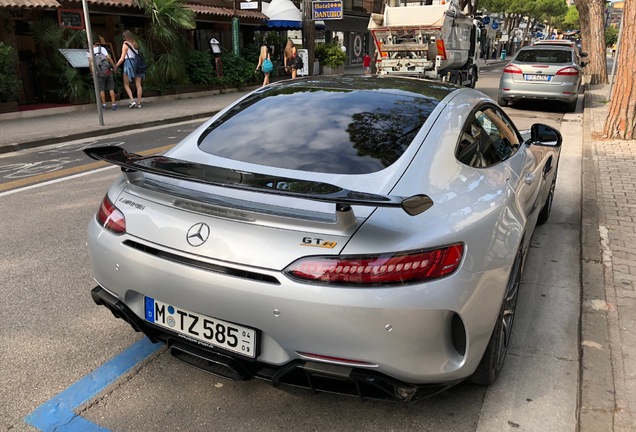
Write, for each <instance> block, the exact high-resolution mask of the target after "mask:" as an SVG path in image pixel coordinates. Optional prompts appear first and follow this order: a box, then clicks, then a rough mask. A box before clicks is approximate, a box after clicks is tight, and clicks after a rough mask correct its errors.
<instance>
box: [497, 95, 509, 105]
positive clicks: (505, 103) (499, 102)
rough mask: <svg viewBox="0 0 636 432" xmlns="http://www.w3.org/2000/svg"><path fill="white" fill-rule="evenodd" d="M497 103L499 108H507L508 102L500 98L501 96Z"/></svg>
mask: <svg viewBox="0 0 636 432" xmlns="http://www.w3.org/2000/svg"><path fill="white" fill-rule="evenodd" d="M497 103H498V104H499V106H502V107H507V106H508V101H507V100H505V99H504V98H502V97H501V96H500V97H498V98H497Z"/></svg>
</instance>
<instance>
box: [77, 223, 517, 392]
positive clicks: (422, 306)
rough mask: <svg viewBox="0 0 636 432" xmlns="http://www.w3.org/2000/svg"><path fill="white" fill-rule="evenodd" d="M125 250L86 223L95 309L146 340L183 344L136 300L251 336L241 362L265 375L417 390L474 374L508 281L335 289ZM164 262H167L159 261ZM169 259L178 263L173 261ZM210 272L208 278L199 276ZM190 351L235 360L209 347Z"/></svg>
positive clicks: (119, 239) (459, 279) (462, 278)
mask: <svg viewBox="0 0 636 432" xmlns="http://www.w3.org/2000/svg"><path fill="white" fill-rule="evenodd" d="M133 240H135V238H134V237H132V236H129V235H127V234H125V235H123V236H115V235H112V234H111V233H108V232H106V231H104V230H103V228H101V227H100V226H99V225H98V224H97V223H96V222H94V221H93V222H92V223H90V224H89V235H88V248H89V256H90V259H91V264H92V269H93V275H94V277H95V280H96V281H97V283H98V284H99V285H100V286H101V287H102V288H103V289H104V290H106V291H104V292H106V293H107V294H109V296H110V297H108V296H105V295H99V296H98V297H97V299H96V302H97V303H98V304H105V305H110V306H109V308H110V309H111V310H112V311H113V313H115V315H116V316H118V317H120V318H123V319H125V320H126V321H128V322H129V323H130V324H131V325H132V326H133V327H134V328H135V329H137V330H138V331H142V332H144V333H145V334H147V335H148V336H149V337H150V338H151V339H152V340H161V341H163V342H164V343H168V342H169V338H168V337H170V340H171V341H178V342H183V341H184V339H183V338H182V337H180V336H177V335H176V334H170V335H168V334H167V333H165V331H164V330H163V329H160V328H159V327H155V326H154V324H151V323H147V322H146V321H144V316H145V310H144V296H150V297H152V298H154V299H156V300H158V301H161V302H163V303H166V304H170V305H174V306H175V307H178V308H181V309H184V310H188V311H192V312H193V313H198V314H200V315H205V316H208V317H212V318H216V319H219V320H225V321H227V322H231V323H235V324H237V325H241V326H245V327H248V328H251V329H254V330H256V331H257V332H258V335H259V336H258V342H257V347H256V348H255V349H256V350H257V352H258V355H257V357H256V358H255V359H245V358H240V359H239V360H240V361H241V362H244V363H249V364H253V362H254V361H256V362H257V363H258V364H261V365H263V368H267V369H269V370H278V369H281V368H284V367H287V366H288V365H290V364H297V363H298V364H305V363H307V362H309V363H310V362H312V361H313V362H321V363H322V364H328V365H329V366H331V365H333V366H344V367H349V366H351V367H354V368H355V370H356V371H357V370H358V369H360V370H364V371H365V372H364V374H365V376H373V377H375V376H376V374H378V375H379V376H383V377H386V380H387V381H397V382H400V383H409V385H410V386H416V387H419V386H420V385H423V384H436V385H437V384H439V385H441V386H442V387H446V386H448V383H455V382H459V381H461V380H463V379H465V378H467V377H469V376H470V375H471V374H472V373H473V372H474V371H475V369H476V367H477V365H478V364H479V361H480V360H481V357H482V355H483V353H484V351H485V349H486V345H487V344H488V341H489V339H490V335H491V333H492V329H493V326H494V323H495V320H496V317H497V314H498V312H499V308H500V305H501V299H502V297H503V291H504V289H505V286H506V282H507V279H508V274H509V271H510V269H509V268H499V269H493V270H488V271H485V272H482V273H470V272H466V271H463V270H461V269H460V270H459V271H457V272H456V273H455V274H453V275H452V276H449V277H447V278H444V279H440V280H439V281H434V282H427V283H423V284H415V285H405V286H400V287H388V288H382V287H375V288H369V289H339V288H334V287H324V286H319V285H311V284H302V283H298V282H295V281H293V280H290V279H288V278H286V277H285V276H284V275H282V274H281V273H280V272H279V271H275V270H271V269H264V268H254V267H246V266H239V265H236V264H231V263H227V262H221V261H212V260H209V259H204V258H203V257H200V256H196V255H191V254H188V253H186V252H183V251H175V250H168V249H166V248H161V247H160V246H158V245H153V244H150V243H147V242H144V243H143V244H144V245H145V247H144V248H141V247H139V248H138V247H130V246H129V244H130V243H131V242H132V241H133ZM136 242H137V243H140V244H141V242H140V240H138V239H137V240H136ZM168 252H170V253H171V254H172V255H173V257H172V258H171V259H166V258H164V256H165V255H166V254H167V253H168ZM177 255H178V256H179V257H181V258H182V259H180V260H178V261H176V256H177ZM210 262H214V266H213V268H210V267H208V266H207V265H208V264H209V263H210ZM203 264H206V266H203ZM255 272H257V273H258V275H256V276H254V274H255ZM257 276H258V277H257ZM271 280H275V281H278V282H277V283H275V282H271ZM94 298H95V297H94ZM100 299H101V300H100ZM167 331H170V330H167ZM170 343H172V342H170ZM194 344H195V345H196V342H194ZM197 347H198V348H200V349H206V350H208V351H213V352H214V353H218V354H219V355H226V356H230V357H240V356H238V355H235V354H232V353H227V352H225V351H223V350H220V349H216V348H207V345H206V347H201V346H197ZM325 357H326V358H328V360H323V358H325ZM329 359H335V360H329ZM338 359H345V360H344V361H340V360H338ZM361 373H362V372H361ZM252 375H253V374H252ZM265 375H266V374H265ZM374 379H375V378H374Z"/></svg>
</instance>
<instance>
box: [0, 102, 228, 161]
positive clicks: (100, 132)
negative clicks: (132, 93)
mask: <svg viewBox="0 0 636 432" xmlns="http://www.w3.org/2000/svg"><path fill="white" fill-rule="evenodd" d="M218 112H219V111H218V110H217V111H210V112H202V113H197V114H190V115H186V116H180V117H169V118H163V119H160V120H149V121H146V122H142V123H133V124H128V125H123V126H112V127H110V126H109V127H104V128H101V129H92V130H90V131H86V132H78V133H74V134H68V135H63V136H55V137H48V138H42V139H36V140H32V141H29V142H25V143H15V144H6V145H3V146H0V154H3V153H11V152H15V151H18V150H26V149H32V148H35V147H41V146H45V145H50V144H59V143H61V142H66V141H73V140H78V139H84V138H91V137H98V136H104V135H110V134H114V133H118V132H125V131H129V130H132V129H138V128H145V127H152V126H161V125H169V124H173V123H180V122H183V121H188V120H198V119H202V118H210V117H211V116H213V115H215V114H216V113H218Z"/></svg>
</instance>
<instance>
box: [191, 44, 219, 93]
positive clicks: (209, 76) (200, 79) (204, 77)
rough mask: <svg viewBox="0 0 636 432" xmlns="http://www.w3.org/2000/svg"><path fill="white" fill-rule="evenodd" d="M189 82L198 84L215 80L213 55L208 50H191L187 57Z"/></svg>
mask: <svg viewBox="0 0 636 432" xmlns="http://www.w3.org/2000/svg"><path fill="white" fill-rule="evenodd" d="M186 71H187V73H188V83H190V84H196V85H207V84H211V83H212V81H213V80H214V77H215V73H214V66H213V65H212V56H211V55H210V53H208V52H203V51H191V52H190V54H189V55H188V57H187V58H186Z"/></svg>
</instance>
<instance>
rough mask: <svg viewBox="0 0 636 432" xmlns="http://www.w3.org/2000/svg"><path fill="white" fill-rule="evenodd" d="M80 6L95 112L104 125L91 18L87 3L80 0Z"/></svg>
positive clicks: (100, 123)
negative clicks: (91, 73)
mask: <svg viewBox="0 0 636 432" xmlns="http://www.w3.org/2000/svg"><path fill="white" fill-rule="evenodd" d="M82 8H83V9H84V27H85V28H86V43H87V44H88V52H89V53H90V56H89V57H88V61H89V62H91V63H92V64H93V67H92V68H91V70H92V71H93V89H94V90H95V102H96V103H97V112H98V117H99V125H100V126H104V113H103V112H102V105H101V101H100V98H99V85H98V84H97V65H96V64H95V56H94V55H93V33H92V32H93V31H92V30H91V18H90V16H89V15H88V3H87V2H86V0H82Z"/></svg>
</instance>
